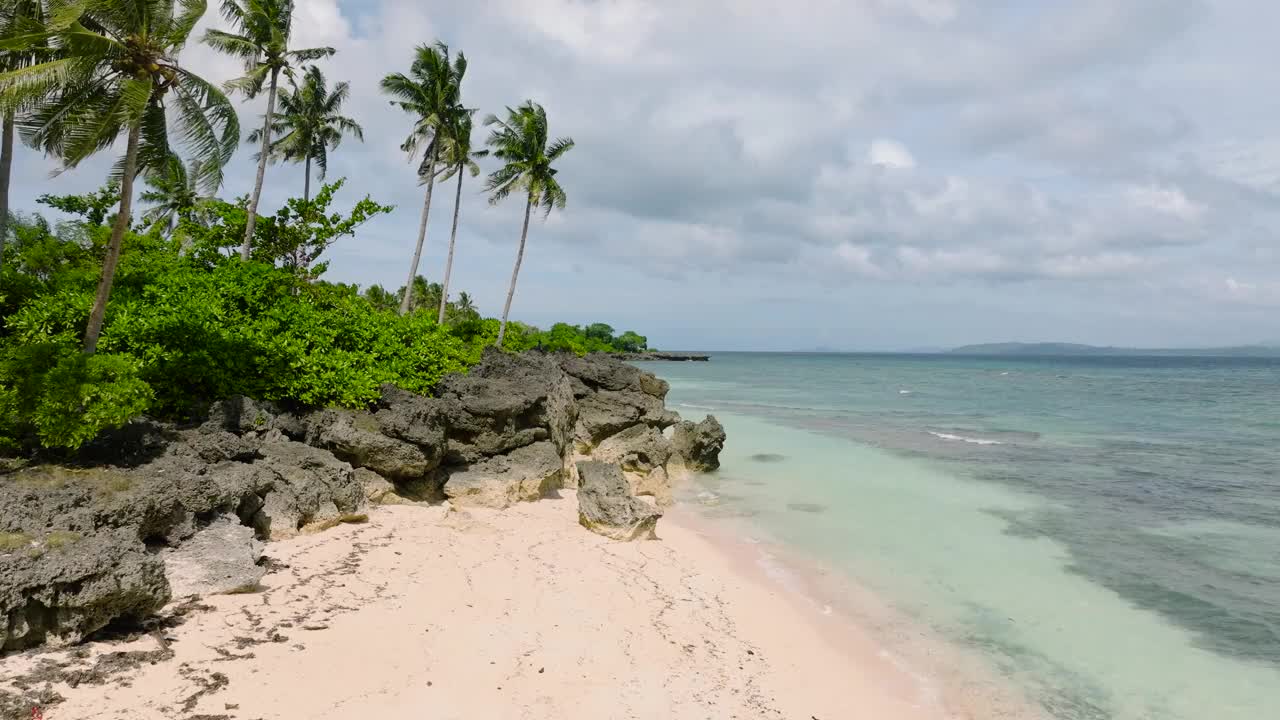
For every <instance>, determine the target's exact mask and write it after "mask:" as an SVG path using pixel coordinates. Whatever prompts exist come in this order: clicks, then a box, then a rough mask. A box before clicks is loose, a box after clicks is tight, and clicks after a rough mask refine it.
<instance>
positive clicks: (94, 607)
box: [0, 530, 170, 651]
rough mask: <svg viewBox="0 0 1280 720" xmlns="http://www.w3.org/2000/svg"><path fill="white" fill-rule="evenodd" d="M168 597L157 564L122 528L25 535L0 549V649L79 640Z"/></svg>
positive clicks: (151, 608) (153, 608)
mask: <svg viewBox="0 0 1280 720" xmlns="http://www.w3.org/2000/svg"><path fill="white" fill-rule="evenodd" d="M6 547H8V546H6ZM169 597H170V593H169V583H168V582H167V581H166V580H165V577H164V564H163V563H162V562H161V561H160V559H159V558H157V557H155V556H153V555H149V554H147V553H146V552H145V551H144V549H143V547H142V545H141V544H140V543H139V542H138V541H137V539H136V538H134V537H133V536H132V534H131V533H130V532H129V531H128V530H117V531H112V532H103V533H98V534H95V535H92V536H80V535H79V534H77V533H68V532H57V533H51V534H49V535H47V536H44V537H43V538H33V539H32V543H31V544H30V545H23V546H22V547H16V548H9V549H0V651H12V650H21V649H24V648H29V647H34V646H36V645H40V644H43V643H46V642H48V643H53V644H66V643H74V642H79V641H80V640H81V639H83V638H84V637H85V636H86V635H88V634H89V633H92V632H94V631H96V630H100V629H102V628H103V627H105V626H106V625H107V623H109V622H111V621H113V620H117V619H122V618H124V619H141V618H143V617H146V616H147V615H150V614H152V613H154V612H156V611H157V610H159V609H160V608H161V607H163V606H164V604H165V603H167V602H168V601H169Z"/></svg>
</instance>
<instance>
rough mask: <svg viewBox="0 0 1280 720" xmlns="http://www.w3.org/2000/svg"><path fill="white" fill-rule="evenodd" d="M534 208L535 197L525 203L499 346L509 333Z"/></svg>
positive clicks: (499, 328) (499, 334) (500, 328)
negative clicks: (522, 224)
mask: <svg viewBox="0 0 1280 720" xmlns="http://www.w3.org/2000/svg"><path fill="white" fill-rule="evenodd" d="M532 210H533V198H532V197H530V198H529V199H528V200H526V201H525V203H524V228H523V229H522V230H521V231H520V249H519V250H517V251H516V266H515V268H514V269H512V271H511V287H509V288H507V304H506V305H503V306H502V324H501V325H499V326H498V342H497V343H495V344H496V345H497V346H498V347H502V339H503V338H504V337H506V335H507V315H508V314H509V313H510V312H511V298H513V297H515V295H516V278H517V277H518V276H519V275H520V263H521V262H523V261H524V241H525V238H527V237H529V212H530V211H532Z"/></svg>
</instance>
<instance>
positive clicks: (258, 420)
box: [207, 395, 279, 434]
mask: <svg viewBox="0 0 1280 720" xmlns="http://www.w3.org/2000/svg"><path fill="white" fill-rule="evenodd" d="M278 412H279V410H278V409H277V408H276V407H275V406H274V405H272V404H271V403H266V402H259V401H257V400H254V399H253V398H247V397H245V396H243V395H235V396H232V397H229V398H227V399H226V400H219V401H218V402H215V403H214V404H213V405H211V406H210V407H209V420H208V422H207V425H209V426H212V427H216V428H222V429H223V430H228V431H230V432H233V433H237V434H244V433H247V432H266V431H267V430H270V429H271V428H272V427H274V426H275V420H276V414H277V413H278Z"/></svg>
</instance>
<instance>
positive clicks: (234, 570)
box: [163, 515, 267, 598]
mask: <svg viewBox="0 0 1280 720" xmlns="http://www.w3.org/2000/svg"><path fill="white" fill-rule="evenodd" d="M261 557H262V542H261V541H260V540H258V539H257V538H256V537H254V532H253V530H252V529H251V528H248V527H246V526H244V525H241V524H240V520H239V519H238V518H236V517H235V516H234V515H220V516H218V517H216V518H214V519H213V521H212V522H210V523H209V524H208V525H207V526H205V527H204V528H202V529H200V530H199V531H197V532H196V534H195V535H192V536H191V538H190V539H189V540H186V541H185V542H183V543H182V544H181V545H179V546H178V547H176V548H173V549H171V550H168V551H166V552H165V553H164V554H163V559H164V574H165V577H166V578H168V579H169V590H170V592H171V593H172V595H173V597H175V598H181V597H189V596H196V597H204V596H205V595H226V594H230V593H240V592H252V591H253V590H255V589H257V587H258V581H260V580H262V576H263V575H265V574H266V572H267V571H266V568H264V567H262V566H261V565H259V564H258V560H259V559H260V558H261Z"/></svg>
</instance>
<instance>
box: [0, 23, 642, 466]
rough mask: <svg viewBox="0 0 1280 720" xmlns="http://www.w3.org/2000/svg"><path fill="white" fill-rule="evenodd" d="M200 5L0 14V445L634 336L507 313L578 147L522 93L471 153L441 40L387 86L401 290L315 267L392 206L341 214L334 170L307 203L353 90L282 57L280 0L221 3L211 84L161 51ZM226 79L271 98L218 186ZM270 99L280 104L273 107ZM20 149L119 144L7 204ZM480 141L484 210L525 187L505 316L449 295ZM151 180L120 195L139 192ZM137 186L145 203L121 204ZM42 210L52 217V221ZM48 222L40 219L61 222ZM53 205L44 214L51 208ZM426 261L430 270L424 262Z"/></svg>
mask: <svg viewBox="0 0 1280 720" xmlns="http://www.w3.org/2000/svg"><path fill="white" fill-rule="evenodd" d="M205 11H206V2H205V0H9V1H8V2H6V3H5V4H4V7H3V8H0V121H2V122H3V131H4V132H3V135H2V137H0V140H3V146H2V147H0V150H3V156H2V157H0V449H6V450H13V449H18V448H30V447H35V446H43V447H47V448H74V447H77V446H79V445H81V444H83V443H84V442H86V441H88V440H90V439H92V438H93V437H95V436H96V435H97V434H98V433H99V432H100V431H101V430H103V429H105V428H109V427H113V426H118V425H120V424H122V423H124V422H126V421H128V420H129V419H130V418H132V417H135V416H137V415H139V414H141V413H148V414H151V415H154V416H159V417H165V418H183V417H186V416H191V415H198V414H199V413H200V412H201V411H202V410H203V408H204V407H205V406H206V405H207V404H208V403H209V402H211V401H213V400H216V399H218V398H222V397H226V396H229V395H233V394H243V395H249V396H253V397H257V398H261V399H266V400H273V401H279V402H283V403H287V404H298V405H306V406H324V405H341V406H351V407H358V406H363V405H367V404H369V403H371V402H373V401H375V400H376V399H377V397H378V395H379V393H380V387H381V386H382V385H383V384H384V383H394V384H396V385H399V386H401V387H404V388H406V389H409V390H413V391H418V392H429V391H430V390H431V389H432V387H433V386H434V384H435V383H436V382H437V381H438V380H439V378H440V377H441V376H442V375H444V374H445V373H449V372H455V371H463V370H465V369H466V368H467V367H469V366H470V365H472V364H474V363H475V362H477V361H478V360H479V357H480V354H481V351H482V350H483V349H484V348H485V347H486V346H489V345H493V344H497V345H500V346H503V347H505V348H506V349H508V350H515V351H519V350H525V349H531V348H542V349H545V350H550V351H567V352H576V353H586V352H595V351H604V352H612V351H632V352H634V351H641V350H645V349H647V346H648V342H647V340H646V338H644V337H643V336H641V335H638V334H636V333H634V332H630V331H628V332H622V333H617V332H616V331H615V330H614V329H613V328H612V327H610V326H609V325H607V324H604V323H596V324H592V325H586V326H576V325H570V324H566V323H557V324H555V325H553V326H552V327H551V328H550V329H549V330H546V331H542V330H539V329H537V328H534V327H532V326H529V325H525V324H522V323H519V322H515V321H512V320H511V319H510V317H509V315H510V310H511V305H512V298H513V296H514V294H515V286H516V281H517V278H518V275H519V271H520V264H521V262H522V260H523V257H524V252H525V245H526V242H527V239H528V230H529V219H530V217H531V215H532V213H533V210H534V208H537V209H539V210H540V211H542V212H543V213H544V214H546V213H549V212H550V211H551V210H552V209H563V208H564V207H565V204H566V193H565V191H564V189H563V188H562V187H561V186H560V184H559V182H558V180H557V178H556V174H557V169H556V168H555V167H554V164H555V163H556V162H557V161H559V159H560V158H562V157H563V156H564V154H565V153H566V152H567V151H568V150H569V149H570V148H572V147H573V141H572V140H570V139H567V138H564V139H558V140H551V139H550V137H551V136H550V133H549V131H548V123H547V115H546V112H545V110H543V108H542V107H541V106H540V105H538V104H537V103H535V102H533V101H526V102H524V103H523V104H521V105H519V106H518V107H516V108H514V109H512V108H508V109H507V111H506V114H505V116H504V118H503V119H501V120H500V119H498V118H497V117H494V116H489V117H488V118H487V119H486V121H485V123H486V124H487V125H488V126H489V127H490V128H491V129H492V132H491V134H490V136H489V138H488V142H487V145H488V149H487V150H485V149H479V148H475V147H473V144H472V134H473V131H474V129H475V128H474V127H473V122H474V117H475V113H476V112H477V111H476V110H475V109H473V108H467V107H465V106H464V105H463V103H462V100H461V98H462V95H461V83H462V80H463V78H464V76H465V74H466V69H467V59H466V57H465V56H464V55H463V54H462V53H456V54H455V53H451V52H450V50H449V48H448V47H447V46H446V45H444V44H443V43H435V44H432V45H422V46H419V47H418V48H416V50H415V53H414V57H413V61H412V63H411V66H410V68H409V70H408V72H407V73H403V74H402V73H391V74H389V75H387V76H386V77H385V78H383V79H382V81H381V83H380V85H381V89H382V90H383V91H384V92H385V93H387V94H388V95H389V96H390V97H391V98H392V103H393V104H394V105H395V106H397V107H399V108H401V109H403V110H405V111H406V112H408V113H409V114H410V116H411V118H412V123H413V125H412V129H411V132H410V134H409V136H408V138H407V139H406V140H405V142H404V143H402V145H401V149H402V150H404V151H405V152H406V153H407V154H408V155H409V157H410V158H411V159H412V160H414V161H415V162H417V163H418V165H417V172H416V175H417V177H418V180H419V182H420V183H421V184H422V185H424V186H425V197H424V205H423V210H422V217H421V223H420V226H419V232H418V235H417V237H416V242H415V247H414V252H413V255H412V260H411V262H410V264H409V267H408V268H407V270H408V272H407V275H406V282H405V283H404V285H403V286H401V287H399V288H397V289H394V290H392V289H387V288H383V287H381V286H379V285H369V286H367V287H364V288H363V289H362V288H360V287H358V286H355V285H346V284H342V283H335V282H330V281H328V280H326V279H325V274H326V272H327V270H328V266H329V262H330V259H331V252H330V251H331V249H332V248H333V247H334V245H335V244H337V243H340V242H349V241H351V240H352V239H353V238H356V237H357V234H358V232H359V231H360V228H361V227H362V226H363V225H364V224H365V223H367V222H369V221H371V220H373V219H375V218H377V217H380V216H384V215H387V214H389V213H392V212H394V211H395V208H393V207H391V206H388V205H383V204H381V203H379V202H377V201H375V200H374V199H372V198H370V197H368V196H364V197H359V198H354V199H353V202H351V203H350V205H349V206H347V207H345V208H344V209H337V208H336V206H337V200H338V198H339V196H341V195H342V194H343V190H344V181H343V180H342V179H338V180H336V181H331V182H326V183H325V184H323V185H321V187H320V189H319V190H318V191H317V192H315V193H313V192H312V186H311V179H312V175H313V170H318V171H319V178H320V179H321V180H324V179H325V177H326V175H327V171H328V169H329V154H330V153H331V152H333V151H335V150H336V149H337V148H338V147H339V145H340V143H341V141H342V139H343V138H344V137H355V138H357V139H363V132H362V129H361V127H360V125H359V123H358V122H356V120H355V119H353V118H351V117H348V116H346V115H344V114H343V110H342V106H343V104H344V102H345V101H346V100H347V99H348V97H349V95H350V86H349V84H348V83H346V82H337V83H334V84H332V86H331V85H330V84H329V83H328V81H327V79H326V78H325V76H324V74H323V72H322V71H321V69H320V68H319V67H318V66H317V65H315V64H308V63H314V62H316V61H320V60H323V59H324V58H326V57H329V56H331V55H332V54H333V52H334V51H333V49H332V48H310V49H301V50H299V49H294V48H293V47H292V45H291V31H292V12H293V3H292V2H291V0H223V2H222V3H221V12H222V16H223V18H224V19H225V20H226V21H227V23H228V24H229V25H230V30H218V29H213V30H209V31H207V32H206V33H205V35H204V37H203V40H204V42H206V43H207V44H209V45H210V46H212V47H214V48H215V49H217V50H219V51H222V52H224V53H227V54H230V55H232V56H234V57H237V58H239V59H241V60H243V61H244V65H245V74H244V76H243V77H240V78H238V79H236V80H233V81H232V82H230V83H228V84H227V85H226V86H225V88H219V87H217V86H215V85H214V84H212V83H210V82H209V81H207V80H206V79H204V78H202V77H200V76H199V75H197V74H195V73H193V72H192V71H191V70H190V69H189V68H187V67H185V66H183V65H181V64H180V63H179V62H178V53H179V52H180V51H181V49H182V48H183V47H184V45H185V44H186V43H187V42H188V41H189V39H190V35H191V33H192V31H193V29H194V28H195V26H196V24H197V23H198V22H199V21H200V19H201V18H202V17H203V16H204V15H205ZM224 90H225V91H234V92H239V93H243V94H244V95H245V96H247V97H249V98H254V97H258V96H260V95H262V94H265V95H266V99H265V100H266V102H265V105H266V111H265V113H264V115H263V118H262V123H261V126H260V127H258V128H257V129H255V130H253V131H252V132H251V133H250V134H249V136H248V141H249V142H251V143H254V144H256V145H257V146H258V148H259V150H258V153H257V156H256V160H257V161H258V162H257V175H256V177H255V180H254V183H253V185H252V187H250V188H248V189H247V192H246V193H245V194H244V195H242V196H240V197H236V198H233V199H229V200H228V199H223V198H221V197H219V196H218V193H219V191H220V190H221V189H222V184H223V179H224V175H223V171H224V168H225V166H226V165H227V163H228V162H229V161H230V160H231V158H232V156H233V154H234V152H235V150H236V149H237V147H238V146H239V144H240V139H241V133H240V123H239V119H238V115H237V113H236V109H235V106H234V105H233V104H232V103H231V101H230V100H229V99H228V97H227V95H226V94H225V93H224ZM277 105H278V107H277ZM15 140H21V142H22V143H23V144H25V145H26V146H28V147H30V148H32V149H33V150H34V151H35V152H33V153H29V154H25V155H19V156H18V157H21V158H23V159H25V158H27V157H30V158H32V159H33V161H36V160H39V158H38V154H37V153H42V154H44V155H45V156H47V157H50V158H53V159H55V160H56V161H57V162H58V163H59V165H60V166H61V168H62V169H63V170H72V169H74V168H76V167H77V166H79V165H81V164H82V163H83V162H84V161H85V160H87V159H88V158H90V157H92V156H94V155H96V154H98V153H99V152H101V151H103V150H107V149H109V148H112V147H115V146H116V145H117V143H119V142H121V141H123V145H124V150H123V153H121V157H120V159H119V161H118V162H117V163H116V164H115V166H114V169H113V170H112V171H111V173H110V175H109V177H107V178H106V183H105V184H104V185H103V187H102V188H101V189H99V190H97V191H94V192H91V193H86V194H81V195H44V196H42V197H41V198H40V199H39V203H40V204H41V205H42V206H43V208H44V209H41V210H38V211H35V212H31V211H28V212H23V213H14V212H11V211H10V210H9V208H8V180H9V174H10V167H11V164H12V162H13V160H14V158H15V150H16V148H15V145H16V144H17V143H16V142H15ZM488 155H492V156H493V157H495V158H496V159H497V160H498V161H499V163H500V167H499V168H498V169H497V170H495V171H493V172H492V173H491V174H490V175H489V177H488V180H487V182H486V183H485V191H486V192H487V193H488V195H489V199H490V201H491V202H492V203H495V204H496V203H498V202H500V201H502V200H503V199H505V198H507V197H509V196H510V195H512V194H516V195H517V196H519V197H521V198H522V199H524V201H525V213H524V222H523V225H522V230H521V235H520V239H519V244H518V247H517V253H516V262H515V267H514V270H513V272H512V275H511V282H510V286H509V289H508V292H507V295H506V299H505V303H504V304H503V308H502V314H501V317H500V318H487V317H485V316H483V315H482V314H481V312H480V310H479V308H478V307H477V305H476V302H475V301H474V299H473V298H472V297H471V296H470V295H469V294H468V293H466V292H459V293H457V294H456V296H454V295H452V294H451V291H450V285H449V283H450V280H451V274H452V265H453V260H454V253H455V249H456V242H457V232H458V224H459V215H460V205H461V201H462V187H463V179H464V177H465V176H467V175H471V176H473V177H474V176H476V175H478V174H479V172H480V167H479V162H480V161H482V160H483V159H484V158H485V157H486V156H488ZM272 161H285V162H290V163H298V164H301V165H303V168H304V181H303V183H302V188H301V191H302V194H301V196H300V197H293V198H291V199H289V200H287V201H285V202H284V203H283V204H282V205H281V206H280V207H279V208H277V209H276V210H275V212H274V213H272V212H269V211H268V212H260V207H259V205H260V202H259V201H260V199H261V195H262V189H263V183H264V179H265V169H266V165H267V164H268V163H270V162H272ZM138 180H142V181H143V183H144V186H145V187H144V189H143V190H142V191H141V192H140V193H135V183H136V181H138ZM448 180H455V181H456V186H455V193H454V194H455V197H454V208H453V217H452V228H451V234H450V242H449V250H448V259H447V260H446V262H445V264H444V267H443V268H442V269H441V273H440V276H439V277H440V278H441V281H440V282H434V281H432V280H429V279H428V277H429V275H424V274H423V273H422V272H420V270H421V268H420V265H421V259H422V249H423V245H424V243H425V240H426V231H427V223H428V219H429V215H430V205H431V196H432V192H433V189H434V185H435V183H436V182H437V181H442V182H443V181H448ZM135 194H137V195H138V199H139V200H140V201H141V202H142V203H143V204H144V209H143V210H142V211H141V212H137V213H135V211H134V200H135ZM51 212H53V213H56V215H51V214H50V213H51ZM59 217H60V218H63V219H56V218H59ZM51 218H53V219H51ZM431 275H434V273H432V274H431Z"/></svg>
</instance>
